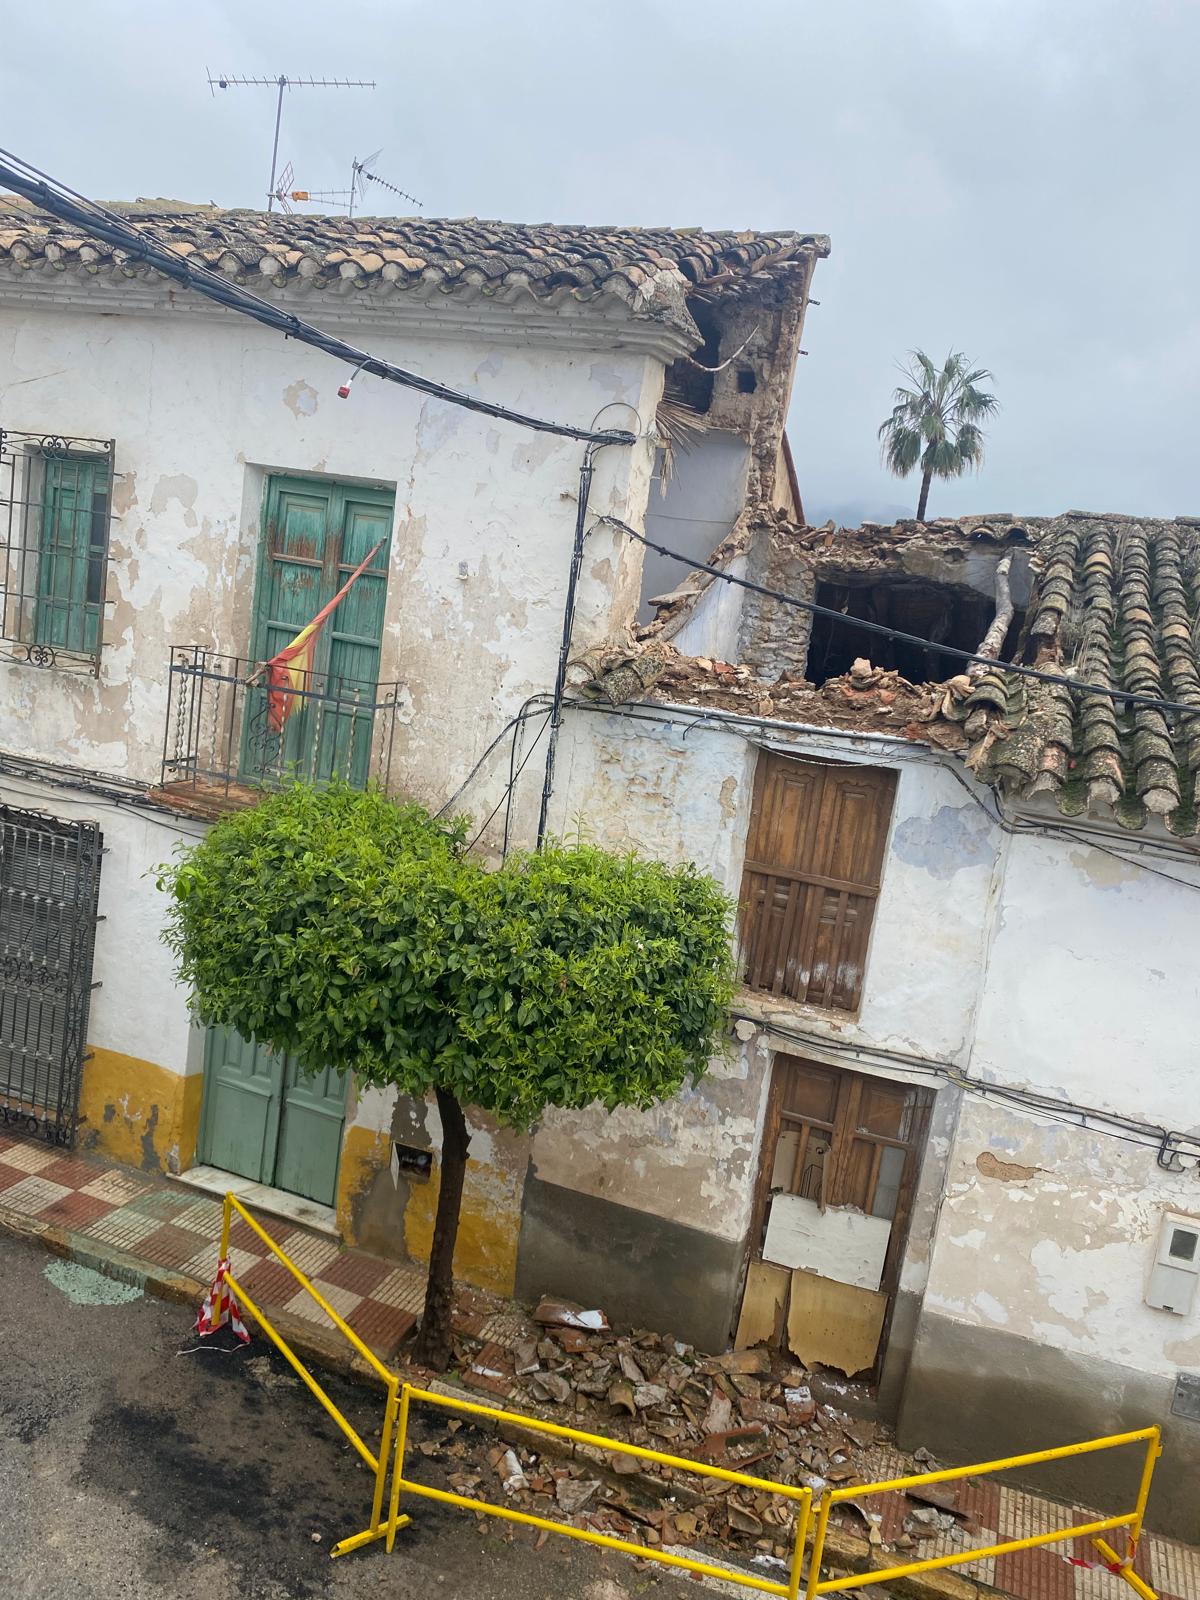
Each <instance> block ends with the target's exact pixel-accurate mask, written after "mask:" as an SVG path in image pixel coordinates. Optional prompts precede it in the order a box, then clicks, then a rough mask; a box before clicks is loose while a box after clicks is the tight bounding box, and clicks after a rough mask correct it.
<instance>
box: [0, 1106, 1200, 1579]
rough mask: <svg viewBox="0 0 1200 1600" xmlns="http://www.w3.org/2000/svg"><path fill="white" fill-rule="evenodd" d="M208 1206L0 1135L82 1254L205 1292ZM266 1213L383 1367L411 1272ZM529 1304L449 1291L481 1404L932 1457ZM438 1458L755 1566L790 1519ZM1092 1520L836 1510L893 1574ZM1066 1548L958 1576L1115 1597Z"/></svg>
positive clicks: (14, 1177) (807, 1461) (708, 1440)
mask: <svg viewBox="0 0 1200 1600" xmlns="http://www.w3.org/2000/svg"><path fill="white" fill-rule="evenodd" d="M221 1214H222V1207H221V1202H220V1200H218V1199H215V1198H213V1197H212V1196H208V1195H203V1194H201V1193H198V1192H197V1191H196V1190H193V1189H188V1188H186V1187H185V1186H183V1185H178V1184H172V1183H168V1182H165V1181H162V1180H159V1179H156V1178H153V1177H151V1176H148V1175H146V1174H144V1173H140V1172H134V1171H132V1170H130V1169H128V1168H125V1167H116V1166H110V1165H105V1164H104V1163H101V1162H98V1161H96V1160H94V1159H92V1158H90V1157H83V1156H75V1155H69V1154H67V1155H65V1154H63V1153H62V1152H60V1151H57V1150H55V1149H53V1148H52V1147H50V1146H47V1145H44V1144H41V1143H37V1142H33V1141H29V1140H24V1139H16V1138H14V1137H12V1136H11V1135H10V1134H8V1133H5V1132H0V1216H7V1218H8V1219H9V1220H10V1221H12V1222H14V1223H16V1224H19V1223H20V1222H22V1221H24V1222H26V1223H33V1224H35V1225H38V1226H40V1225H50V1226H53V1227H57V1228H59V1229H63V1230H67V1231H68V1232H69V1233H70V1234H71V1235H73V1236H74V1237H75V1238H76V1239H78V1241H79V1244H80V1247H81V1248H82V1249H84V1250H85V1251H86V1247H87V1244H88V1243H92V1244H94V1245H96V1246H99V1247H110V1248H112V1249H115V1250H117V1251H120V1252H122V1253H123V1254H124V1255H125V1256H127V1257H131V1258H133V1259H134V1260H135V1261H137V1262H138V1263H139V1264H143V1265H144V1266H145V1267H147V1268H148V1269H151V1271H154V1270H156V1269H157V1270H161V1271H165V1272H167V1273H170V1274H173V1275H176V1276H178V1277H181V1278H184V1279H194V1280H195V1281H196V1282H197V1283H198V1284H206V1283H207V1282H208V1281H209V1279H211V1277H212V1274H213V1271H214V1268H215V1265H216V1256H217V1248H218V1243H219V1238H220V1230H221ZM264 1221H265V1226H266V1227H267V1230H268V1231H269V1232H270V1234H271V1236H272V1238H274V1239H275V1241H276V1243H277V1244H278V1245H279V1246H280V1248H281V1249H283V1250H285V1251H286V1252H287V1253H288V1255H289V1256H290V1257H291V1259H292V1260H293V1261H295V1263H296V1265H297V1266H298V1267H300V1268H301V1270H302V1271H304V1272H305V1273H307V1274H308V1275H309V1276H310V1277H311V1279H312V1281H313V1283H314V1284H315V1286H316V1287H317V1288H318V1289H319V1290H320V1291H321V1292H322V1294H324V1296H325V1297H326V1299H327V1300H328V1301H329V1302H330V1304H331V1305H333V1306H334V1307H335V1309H336V1310H337V1311H338V1312H339V1313H340V1314H341V1315H342V1316H343V1317H344V1318H345V1319H346V1321H347V1322H348V1323H349V1325H350V1326H351V1327H352V1328H354V1329H355V1331H356V1332H357V1333H358V1334H359V1336H360V1337H361V1338H362V1339H363V1340H364V1342H365V1343H367V1344H368V1345H369V1346H370V1347H371V1348H372V1349H374V1350H375V1351H376V1352H377V1354H379V1355H380V1356H382V1357H383V1358H384V1359H386V1360H393V1361H394V1360H395V1359H396V1358H397V1356H398V1353H399V1351H400V1346H401V1344H402V1342H403V1340H404V1339H405V1337H406V1336H407V1335H408V1334H409V1333H410V1332H411V1330H412V1329H413V1327H414V1325H415V1322H416V1317H417V1315H418V1313H419V1310H420V1307H421V1303H422V1299H423V1295H424V1273H423V1271H422V1270H421V1269H420V1268H419V1267H416V1266H413V1265H397V1264H396V1263H395V1262H391V1261H383V1260H380V1259H378V1258H376V1257H374V1256H370V1255H367V1254H366V1253H364V1252H362V1251H359V1250H353V1249H349V1248H346V1247H345V1246H340V1245H338V1244H337V1243H336V1242H335V1241H334V1240H332V1239H330V1238H327V1237H324V1236H322V1235H320V1234H316V1233H313V1232H311V1231H309V1230H308V1229H305V1228H302V1227H298V1226H295V1225H292V1224H288V1223H282V1222H278V1221H275V1220H273V1219H269V1218H268V1219H264ZM230 1246H231V1248H230V1255H231V1263H232V1268H233V1273H234V1276H235V1277H236V1278H238V1280H239V1281H240V1282H241V1283H242V1284H243V1285H244V1286H245V1289H246V1292H247V1293H248V1294H249V1295H251V1296H252V1297H253V1298H254V1299H255V1300H256V1301H258V1302H259V1303H260V1304H261V1305H262V1306H263V1308H264V1309H266V1310H270V1311H274V1312H286V1313H288V1314H290V1315H292V1316H295V1317H300V1318H302V1319H305V1320H306V1321H307V1322H310V1323H312V1324H313V1325H314V1326H327V1323H326V1319H325V1318H324V1315H323V1313H322V1312H321V1311H320V1309H319V1308H318V1307H317V1306H316V1305H315V1304H314V1303H313V1302H312V1300H311V1299H310V1298H309V1297H308V1296H307V1295H306V1294H305V1293H304V1291H303V1290H301V1289H299V1288H298V1287H297V1284H296V1281H295V1279H294V1278H293V1277H292V1275H291V1274H290V1273H289V1272H288V1271H287V1269H286V1268H284V1267H283V1266H281V1265H280V1264H279V1263H278V1262H277V1261H275V1260H274V1259H273V1258H272V1257H271V1256H270V1254H269V1252H268V1251H267V1249H266V1247H265V1246H264V1245H263V1244H262V1242H261V1240H260V1239H259V1238H258V1237H257V1236H256V1235H255V1234H254V1233H253V1231H252V1230H251V1229H250V1228H248V1227H247V1226H246V1225H245V1223H244V1222H242V1221H241V1219H238V1218H235V1221H234V1226H233V1230H232V1233H231V1241H230ZM537 1310H538V1314H539V1316H540V1320H535V1318H534V1317H532V1316H531V1315H530V1314H529V1312H528V1311H526V1310H525V1309H524V1308H522V1307H520V1306H518V1305H515V1304H513V1303H512V1302H507V1301H502V1300H499V1299H497V1298H496V1297H494V1296H490V1295H485V1294H483V1293H481V1292H479V1291H476V1290H470V1289H465V1288H464V1289H461V1290H460V1292H459V1295H458V1302H457V1308H456V1314H455V1320H454V1326H455V1356H456V1361H457V1367H458V1371H459V1373H460V1375H461V1379H462V1381H463V1382H464V1383H465V1384H466V1386H467V1387H468V1388H470V1389H473V1390H474V1391H475V1392H476V1393H478V1394H479V1395H480V1397H481V1399H483V1400H485V1401H487V1402H491V1403H495V1404H500V1405H510V1406H513V1407H514V1408H515V1409H517V1410H521V1411H527V1412H531V1413H534V1414H539V1415H542V1416H544V1417H547V1418H548V1419H549V1420H553V1421H557V1422H564V1421H566V1422H570V1423H573V1424H574V1425H575V1426H578V1427H580V1428H583V1429H585V1430H589V1431H592V1432H597V1433H604V1434H609V1435H611V1436H613V1437H616V1438H620V1439H623V1440H626V1441H627V1442H629V1443H632V1444H639V1445H643V1446H648V1447H650V1448H652V1449H656V1450H661V1451H664V1452H666V1453H669V1454H675V1455H680V1456H686V1457H694V1458H696V1459H699V1460H707V1461H710V1462H712V1463H713V1464H716V1465H720V1466H725V1467H733V1468H735V1469H736V1470H741V1471H748V1472H751V1473H752V1474H753V1475H754V1476H756V1477H763V1478H767V1479H771V1480H775V1481H782V1482H789V1483H804V1482H808V1483H810V1484H811V1485H812V1486H813V1488H814V1489H819V1488H820V1487H821V1485H822V1484H823V1483H825V1482H830V1483H836V1484H839V1485H853V1484H855V1483H868V1482H871V1481H880V1480H883V1479H888V1478H894V1477H901V1476H905V1475H907V1474H910V1473H916V1472H921V1471H923V1470H931V1469H932V1467H933V1466H936V1463H932V1462H931V1461H930V1460H929V1458H928V1457H927V1456H926V1455H925V1453H924V1452H918V1453H917V1455H916V1456H913V1455H908V1454H905V1453H904V1452H902V1451H900V1450H899V1449H898V1448H897V1447H896V1446H895V1444H894V1442H893V1441H892V1440H891V1438H890V1436H889V1435H888V1432H887V1430H886V1429H885V1428H884V1427H882V1426H881V1425H879V1424H877V1423H875V1422H873V1421H870V1420H864V1419H859V1418H854V1417H852V1416H849V1415H847V1414H846V1413H845V1412H844V1411H841V1410H839V1409H837V1408H836V1407H834V1406H832V1405H830V1404H828V1403H823V1402H822V1400H821V1398H820V1391H819V1388H818V1385H817V1384H816V1382H814V1381H811V1380H810V1375H809V1374H808V1373H806V1372H805V1371H804V1369H803V1368H802V1367H800V1366H798V1365H797V1363H795V1362H794V1361H793V1360H791V1359H790V1358H786V1357H785V1358H780V1357H779V1356H778V1355H769V1354H768V1353H767V1352H766V1351H765V1350H762V1349H755V1350H750V1351H740V1352H730V1353H728V1354H726V1355H722V1356H706V1355H704V1354H702V1353H700V1352H697V1351H695V1350H694V1349H693V1348H692V1347H691V1346H688V1345H684V1344H681V1343H678V1342H676V1341H673V1340H671V1339H669V1338H666V1337H663V1336H661V1335H659V1334H655V1333H644V1332H636V1331H635V1332H633V1333H631V1334H629V1335H618V1334H615V1333H613V1332H612V1331H611V1330H609V1329H608V1328H607V1326H606V1327H604V1328H603V1329H600V1330H590V1329H587V1328H581V1327H575V1326H571V1325H570V1322H571V1320H572V1319H573V1317H574V1312H573V1310H572V1308H570V1307H559V1306H557V1305H556V1303H554V1302H546V1303H545V1304H544V1305H543V1306H542V1307H539V1308H537ZM814 1390H817V1392H816V1393H814ZM446 1453H447V1455H448V1456H449V1458H450V1459H449V1460H448V1463H447V1464H448V1465H450V1466H451V1468H452V1470H451V1476H450V1481H451V1483H453V1484H454V1485H455V1487H457V1488H459V1489H460V1490H461V1491H462V1492H465V1493H468V1494H473V1495H474V1494H477V1495H479V1496H480V1497H481V1498H504V1499H507V1500H508V1501H510V1503H512V1504H514V1505H515V1506H517V1507H519V1508H520V1509H522V1510H529V1511H533V1512H536V1513H539V1514H547V1513H548V1514H550V1515H551V1516H558V1517H560V1518H561V1517H569V1518H570V1519H571V1520H572V1521H574V1522H576V1523H577V1524H579V1525H581V1526H588V1527H591V1528H594V1529H596V1530H597V1531H601V1532H608V1533H613V1534H615V1535H617V1536H618V1537H622V1538H628V1539H632V1540H634V1541H636V1542H638V1543H643V1544H647V1545H650V1546H659V1545H673V1544H683V1545H691V1544H697V1545H701V1546H707V1547H709V1548H715V1547H722V1546H724V1547H733V1548H734V1549H737V1550H739V1551H740V1553H741V1554H742V1555H743V1556H749V1557H750V1558H751V1559H752V1560H756V1561H757V1562H758V1564H759V1565H760V1566H761V1567H763V1568H771V1567H773V1566H774V1565H775V1564H776V1563H778V1562H780V1561H782V1560H783V1559H784V1558H785V1557H786V1555H787V1553H788V1539H789V1530H790V1508H789V1507H788V1505H787V1504H786V1503H785V1502H784V1501H782V1500H780V1499H779V1498H776V1497H771V1496H768V1495H766V1494H764V1493H761V1492H755V1491H751V1490H748V1489H743V1488H731V1487H730V1486H728V1485H724V1484H720V1483H716V1482H713V1481H712V1480H708V1481H702V1480H698V1479H691V1480H687V1479H685V1478H684V1477H683V1476H682V1475H681V1474H678V1473H672V1472H671V1471H670V1469H657V1468H653V1467H650V1466H648V1465H647V1464H645V1463H639V1462H636V1461H635V1460H634V1459H633V1458H631V1457H627V1456H626V1457H622V1456H618V1455H615V1454H612V1455H609V1456H608V1457H607V1459H605V1458H604V1457H603V1456H601V1455H598V1454H597V1455H596V1456H595V1457H593V1459H592V1460H590V1461H585V1462H583V1463H582V1464H581V1463H580V1462H579V1461H574V1462H570V1463H568V1464H566V1465H564V1464H562V1463H561V1462H560V1461H557V1460H555V1459H554V1458H552V1457H551V1456H550V1455H548V1454H546V1453H543V1452H541V1451H538V1450H536V1449H528V1448H524V1447H521V1446H516V1447H514V1448H512V1449H508V1450H505V1449H492V1450H491V1451H490V1452H487V1453H486V1454H480V1453H479V1452H478V1451H474V1452H472V1451H470V1450H469V1449H468V1448H467V1447H466V1446H465V1445H460V1444H458V1443H456V1442H455V1441H454V1439H453V1436H452V1435H451V1436H448V1441H447V1445H446ZM1093 1515H1094V1513H1093V1512H1091V1511H1090V1510H1089V1509H1088V1508H1083V1507H1071V1506H1064V1505H1062V1504H1060V1503H1058V1502H1056V1501H1053V1500H1048V1499H1044V1498H1041V1497H1039V1496H1036V1495H1032V1494H1029V1493H1028V1492H1026V1491H1023V1490H1019V1489H1014V1488H1009V1487H1007V1486H1001V1485H998V1484H996V1483H994V1482H992V1481H990V1480H988V1481H983V1480H978V1481H973V1482H964V1483H957V1484H946V1485H938V1486H936V1487H931V1488H930V1489H929V1491H928V1493H927V1494H925V1495H924V1496H923V1497H918V1496H917V1495H915V1494H914V1495H913V1496H911V1497H910V1496H900V1495H895V1494H893V1495H885V1496H879V1497H875V1498H872V1499H870V1500H863V1501H862V1502H861V1503H859V1502H851V1503H849V1504H847V1505H845V1506H843V1507H842V1508H840V1518H841V1522H842V1526H843V1528H844V1531H845V1532H847V1533H849V1534H852V1535H858V1536H859V1537H862V1536H863V1535H864V1534H865V1536H866V1538H867V1539H868V1540H869V1543H870V1545H871V1546H872V1547H873V1548H874V1549H875V1551H876V1552H877V1554H876V1558H875V1559H876V1560H877V1561H878V1560H879V1559H880V1557H882V1556H885V1555H889V1553H891V1560H890V1561H889V1564H900V1563H902V1562H904V1561H907V1560H919V1559H926V1558H928V1557H932V1556H939V1555H946V1554H950V1553H951V1552H952V1551H960V1550H966V1549H968V1548H970V1547H972V1546H975V1547H979V1546H985V1545H989V1544H995V1543H1000V1542H1002V1541H1004V1540H1008V1539H1017V1538H1023V1537H1027V1536H1028V1535H1031V1534H1034V1533H1040V1532H1045V1531H1049V1530H1050V1529H1051V1528H1054V1527H1067V1526H1069V1525H1070V1524H1071V1523H1072V1522H1084V1521H1087V1520H1089V1519H1090V1518H1091V1517H1092V1516H1093ZM1071 1555H1074V1556H1076V1557H1079V1558H1081V1559H1084V1560H1095V1559H1097V1558H1096V1556H1095V1552H1094V1550H1093V1549H1092V1547H1091V1545H1090V1543H1089V1541H1087V1540H1076V1541H1073V1542H1072V1544H1064V1545H1061V1546H1054V1547H1049V1548H1044V1549H1036V1550H1029V1551H1022V1552H1018V1553H1016V1554H1011V1555H1006V1556H1000V1557H998V1558H990V1559H988V1560H986V1561H983V1562H981V1563H979V1564H978V1565H976V1566H974V1567H972V1568H970V1569H967V1570H968V1572H969V1573H970V1575H971V1576H973V1577H975V1578H977V1579H978V1581H980V1582H982V1583H986V1584H992V1585H994V1586H995V1587H996V1588H998V1589H1001V1590H1004V1591H1006V1592H1008V1593H1010V1594H1013V1595H1016V1596H1019V1597H1021V1600H1117V1595H1118V1594H1119V1593H1122V1592H1127V1591H1126V1590H1125V1586H1124V1585H1123V1584H1121V1582H1120V1580H1119V1579H1118V1578H1116V1577H1115V1576H1114V1575H1113V1574H1111V1573H1108V1572H1107V1571H1104V1570H1103V1569H1102V1568H1086V1567H1081V1566H1075V1565H1072V1564H1071V1563H1070V1562H1069V1561H1068V1560H1067V1559H1065V1558H1066V1557H1067V1556H1071ZM1136 1570H1137V1571H1138V1572H1139V1573H1140V1574H1141V1575H1142V1576H1143V1577H1144V1578H1145V1579H1146V1581H1147V1582H1148V1583H1150V1584H1151V1585H1152V1587H1154V1588H1155V1589H1156V1590H1157V1591H1158V1593H1159V1595H1160V1597H1163V1600H1200V1551H1197V1550H1195V1549H1193V1548H1192V1547H1190V1546H1187V1545H1183V1544H1180V1543H1178V1542H1177V1541H1173V1540H1169V1539H1164V1538H1161V1537H1160V1536H1158V1535H1156V1534H1147V1535H1146V1536H1145V1537H1144V1539H1143V1541H1142V1545H1141V1549H1140V1550H1139V1553H1138V1560H1137V1567H1136ZM1114 1586H1118V1587H1114Z"/></svg>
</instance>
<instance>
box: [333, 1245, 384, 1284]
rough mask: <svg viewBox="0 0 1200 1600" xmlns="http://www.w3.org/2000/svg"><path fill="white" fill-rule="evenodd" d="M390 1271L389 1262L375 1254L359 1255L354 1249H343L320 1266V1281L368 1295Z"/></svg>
mask: <svg viewBox="0 0 1200 1600" xmlns="http://www.w3.org/2000/svg"><path fill="white" fill-rule="evenodd" d="M391 1271H392V1268H391V1264H390V1262H387V1261H380V1260H379V1259H378V1258H377V1257H376V1256H364V1255H359V1254H358V1252H357V1251H355V1250H343V1251H342V1253H341V1255H339V1256H338V1257H337V1258H336V1260H334V1261H331V1262H329V1264H328V1265H327V1266H324V1267H322V1268H321V1282H322V1283H332V1284H336V1286H337V1287H338V1288H339V1289H353V1290H354V1291H355V1292H356V1293H358V1294H361V1295H370V1294H373V1293H374V1291H375V1290H376V1288H378V1286H379V1285H380V1284H381V1283H382V1282H383V1281H384V1279H385V1278H388V1277H390V1276H391Z"/></svg>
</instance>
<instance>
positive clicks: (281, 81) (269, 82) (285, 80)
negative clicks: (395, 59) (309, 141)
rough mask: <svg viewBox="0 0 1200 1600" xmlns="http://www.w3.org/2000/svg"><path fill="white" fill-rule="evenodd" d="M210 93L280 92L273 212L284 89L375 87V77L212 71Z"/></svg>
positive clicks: (274, 146) (272, 199)
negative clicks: (269, 75) (249, 74)
mask: <svg viewBox="0 0 1200 1600" xmlns="http://www.w3.org/2000/svg"><path fill="white" fill-rule="evenodd" d="M206 70H207V69H206ZM207 76H208V89H209V93H210V94H212V95H213V97H214V98H215V97H216V91H217V90H218V89H231V88H236V89H241V88H269V89H275V90H277V91H278V98H277V100H276V102H275V139H274V142H273V143H272V145H271V182H270V186H269V187H268V189H267V210H268V211H274V209H275V201H276V200H277V199H278V198H279V197H278V195H277V193H276V190H277V189H279V188H280V187H281V185H280V184H278V183H276V181H275V173H276V169H277V167H278V163H279V127H280V123H281V122H282V121H283V91H284V90H285V89H373V88H374V87H375V81H374V79H371V80H369V81H368V80H367V79H365V78H289V77H287V76H286V75H285V74H284V73H282V72H281V73H280V74H279V76H278V77H277V78H249V77H243V76H241V75H240V74H238V73H232V72H222V73H218V75H217V76H216V77H215V78H214V77H213V75H212V73H211V72H209V73H208V74H207Z"/></svg>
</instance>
